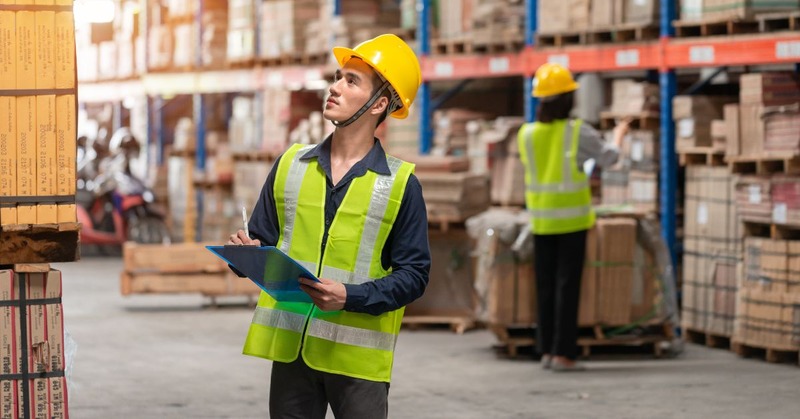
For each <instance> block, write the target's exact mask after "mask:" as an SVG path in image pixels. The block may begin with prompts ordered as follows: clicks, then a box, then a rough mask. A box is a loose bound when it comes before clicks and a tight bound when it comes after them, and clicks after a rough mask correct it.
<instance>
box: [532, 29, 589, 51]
mask: <svg viewBox="0 0 800 419" xmlns="http://www.w3.org/2000/svg"><path fill="white" fill-rule="evenodd" d="M584 39H585V34H584V33H583V32H579V31H575V32H562V33H537V34H536V45H537V46H539V47H557V48H560V47H565V46H568V45H582V44H583V43H584Z"/></svg>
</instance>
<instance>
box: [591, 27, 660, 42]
mask: <svg viewBox="0 0 800 419" xmlns="http://www.w3.org/2000/svg"><path fill="white" fill-rule="evenodd" d="M659 35H660V29H659V28H658V26H657V25H637V24H625V25H614V26H609V27H605V28H592V29H590V30H588V31H587V32H586V34H585V35H584V43H585V44H618V43H622V42H642V41H651V40H654V39H658V37H659Z"/></svg>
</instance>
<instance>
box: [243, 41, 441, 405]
mask: <svg viewBox="0 0 800 419" xmlns="http://www.w3.org/2000/svg"><path fill="white" fill-rule="evenodd" d="M333 54H334V55H335V57H336V60H337V62H338V63H339V66H340V67H341V68H340V69H338V70H337V71H336V76H335V79H334V82H333V84H332V85H331V86H330V88H329V91H328V95H327V100H326V102H325V107H324V111H323V116H324V117H325V118H326V119H328V120H330V121H331V122H332V123H333V124H334V125H335V127H336V128H335V130H334V132H333V134H332V135H331V136H329V137H328V138H327V139H325V140H324V141H323V142H322V143H321V144H319V145H305V146H303V145H294V146H292V147H290V148H289V149H288V150H287V151H286V152H285V153H284V154H283V155H282V156H281V157H280V159H279V160H278V161H277V162H276V164H275V166H274V167H273V169H272V171H271V173H270V174H269V176H268V177H267V180H266V183H265V185H264V188H263V190H262V192H261V195H260V197H259V199H258V202H257V203H256V206H255V209H254V211H253V215H252V217H251V219H250V222H249V224H248V226H249V231H250V235H251V237H248V236H247V235H245V233H244V231H242V230H239V231H238V233H237V234H235V235H232V236H231V239H230V241H229V244H245V245H259V244H261V245H274V246H277V247H278V248H280V249H281V250H283V251H284V252H285V253H287V254H288V255H289V256H291V257H292V258H294V259H295V260H297V261H298V262H300V263H301V264H303V265H304V266H306V267H307V268H309V270H310V271H311V272H315V273H316V274H317V276H318V277H319V278H320V280H321V283H316V282H313V281H310V280H307V279H301V280H300V282H301V288H302V289H303V290H304V291H305V292H306V293H308V295H310V296H311V298H312V300H313V304H306V303H279V302H277V301H275V300H274V299H272V298H271V297H269V296H268V295H267V294H266V293H263V292H262V293H261V297H260V298H259V301H258V307H257V308H256V311H255V314H254V316H253V321H252V324H251V325H250V331H249V333H248V336H247V340H246V342H245V345H244V353H245V354H247V355H253V356H258V357H263V358H267V359H271V360H273V361H275V362H273V364H272V379H271V382H272V385H271V386H270V402H269V406H270V417H272V418H312V419H313V418H320V419H321V418H324V417H325V414H326V410H327V406H328V405H330V407H331V410H332V411H333V413H334V415H335V416H336V417H337V418H385V417H387V415H388V403H387V399H388V392H389V381H390V378H391V372H392V363H393V360H394V350H395V342H396V340H397V337H398V333H399V330H400V323H401V320H402V317H403V311H404V306H405V305H407V304H409V303H411V302H412V301H414V300H415V299H417V298H419V297H420V296H421V295H422V293H423V292H424V290H425V287H426V286H427V283H428V273H429V270H430V263H431V261H430V250H429V247H428V224H427V216H426V210H425V203H424V201H423V199H422V188H421V187H420V183H419V181H418V180H417V178H416V177H415V176H414V174H413V171H414V166H413V165H412V164H410V163H406V162H404V161H401V160H399V159H397V158H394V157H390V156H387V155H386V154H385V153H384V150H383V148H382V147H381V144H380V142H379V141H378V140H377V139H376V138H375V129H376V128H377V126H378V125H379V124H380V123H381V122H382V121H383V120H384V119H385V118H386V116H387V115H391V116H392V117H395V118H400V119H402V118H405V117H407V116H408V111H409V107H410V106H411V104H412V103H413V102H414V97H415V96H416V93H417V90H418V88H419V86H420V82H421V74H420V67H419V62H418V60H417V57H416V55H415V54H414V52H413V51H412V50H411V48H410V47H409V46H408V45H407V44H406V43H405V42H403V41H402V40H401V39H400V38H398V37H397V36H395V35H381V36H378V37H376V38H374V39H371V40H369V41H366V42H363V43H362V44H360V45H358V46H357V47H355V48H354V49H349V48H341V47H336V48H334V49H333Z"/></svg>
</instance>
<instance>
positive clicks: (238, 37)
mask: <svg viewBox="0 0 800 419" xmlns="http://www.w3.org/2000/svg"><path fill="white" fill-rule="evenodd" d="M257 10H258V8H257V7H256V0H229V1H228V48H227V56H226V58H227V61H228V62H234V63H235V62H243V61H248V60H252V59H254V58H255V53H256V49H255V48H256V39H255V36H256V16H258V15H257V13H256V11H257Z"/></svg>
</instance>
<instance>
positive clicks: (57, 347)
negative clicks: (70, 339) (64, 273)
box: [0, 270, 69, 418]
mask: <svg viewBox="0 0 800 419" xmlns="http://www.w3.org/2000/svg"><path fill="white" fill-rule="evenodd" d="M0 326H2V327H0V365H2V369H0V401H1V402H2V403H0V404H2V410H1V411H0V415H2V417H3V418H17V417H19V418H45V417H46V418H66V417H68V416H69V415H68V409H67V407H68V403H67V382H66V378H65V377H64V370H65V367H66V362H65V357H64V346H65V341H64V318H63V308H62V305H61V272H59V271H57V270H50V271H46V272H38V273H23V272H14V271H11V270H0Z"/></svg>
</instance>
